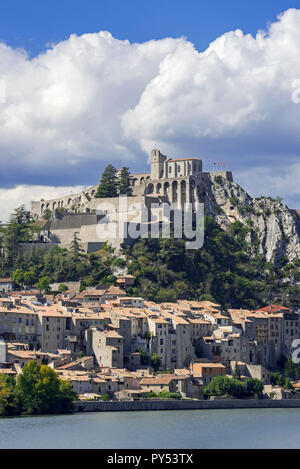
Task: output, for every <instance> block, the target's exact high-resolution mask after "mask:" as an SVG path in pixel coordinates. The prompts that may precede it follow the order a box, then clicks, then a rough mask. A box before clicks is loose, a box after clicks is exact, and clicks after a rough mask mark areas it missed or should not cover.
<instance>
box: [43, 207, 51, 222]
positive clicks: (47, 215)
mask: <svg viewBox="0 0 300 469" xmlns="http://www.w3.org/2000/svg"><path fill="white" fill-rule="evenodd" d="M52 217H53V213H52V211H51V210H50V209H49V208H45V210H44V211H43V213H42V219H43V220H45V221H50V220H51V219H52Z"/></svg>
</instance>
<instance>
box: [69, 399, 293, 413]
mask: <svg viewBox="0 0 300 469" xmlns="http://www.w3.org/2000/svg"><path fill="white" fill-rule="evenodd" d="M299 408H300V399H285V400H272V399H244V400H243V399H224V400H223V399H222V400H199V401H192V400H180V401H179V400H161V399H158V400H155V399H153V400H143V401H108V402H98V401H76V402H74V411H75V412H128V411H133V412H136V411H165V410H194V409H195V410H199V409H206V410H207V409H214V410H217V409H299Z"/></svg>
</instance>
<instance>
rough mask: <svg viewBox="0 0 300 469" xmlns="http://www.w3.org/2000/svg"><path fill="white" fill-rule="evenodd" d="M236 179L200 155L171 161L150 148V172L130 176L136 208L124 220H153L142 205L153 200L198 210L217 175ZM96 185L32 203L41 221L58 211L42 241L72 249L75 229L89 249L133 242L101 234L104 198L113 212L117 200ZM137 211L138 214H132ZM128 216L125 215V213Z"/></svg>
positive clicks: (35, 213)
mask: <svg viewBox="0 0 300 469" xmlns="http://www.w3.org/2000/svg"><path fill="white" fill-rule="evenodd" d="M218 176H219V177H222V178H224V179H226V180H227V181H233V178H232V173H231V172H230V171H216V172H204V171H203V165H202V160H201V159H199V158H179V159H173V158H168V157H167V156H165V155H163V154H162V153H161V152H160V151H159V150H158V149H154V150H152V151H151V172H149V173H140V174H132V175H131V176H130V178H131V186H132V196H131V197H130V206H131V208H132V207H133V208H134V210H133V211H132V210H131V211H128V212H127V213H126V214H123V219H126V222H127V223H129V222H132V220H134V221H135V223H136V224H137V225H138V224H141V223H145V224H148V223H149V217H148V216H145V214H144V212H142V210H141V207H146V208H147V210H148V212H149V211H150V207H151V205H153V204H154V203H156V204H161V203H163V202H164V203H168V204H171V205H173V206H176V207H178V208H180V209H183V208H184V204H185V203H190V204H191V205H192V207H193V209H194V210H195V209H196V208H197V205H198V204H205V195H206V191H207V189H208V188H209V186H211V185H212V184H214V181H215V178H216V177H218ZM97 187H98V185H95V186H92V187H90V188H88V189H86V190H83V191H81V192H80V193H77V194H72V195H68V196H64V197H60V198H57V199H52V200H44V199H41V200H40V201H38V202H36V201H33V202H31V214H32V215H33V217H34V218H35V219H37V220H42V217H43V212H44V210H46V209H49V210H51V211H52V212H54V213H55V217H54V219H53V220H51V221H48V222H45V223H44V225H43V227H42V231H41V235H40V236H41V239H40V241H42V242H43V243H45V242H46V243H48V245H49V246H50V245H52V244H53V243H55V244H59V245H60V246H61V247H69V245H70V242H71V240H72V238H73V235H74V233H75V232H77V233H78V236H79V238H80V239H81V242H82V245H83V247H84V249H85V250H86V252H93V251H96V250H98V249H100V248H101V245H102V244H103V243H104V242H107V241H109V242H110V243H111V244H112V245H113V247H120V246H123V245H125V244H126V243H127V242H129V240H127V239H124V238H122V237H121V238H120V237H119V238H117V239H115V240H112V239H110V238H109V236H102V238H101V237H99V232H97V225H98V224H99V222H100V220H101V219H102V218H103V217H104V216H106V218H107V219H110V215H111V217H112V214H110V213H109V210H108V211H107V210H101V209H100V210H99V205H101V202H105V203H106V204H107V205H108V204H111V205H112V206H114V208H115V213H117V214H119V211H120V208H119V198H118V197H116V198H107V199H99V198H95V194H96V191H97ZM133 212H135V213H133ZM124 215H126V216H124Z"/></svg>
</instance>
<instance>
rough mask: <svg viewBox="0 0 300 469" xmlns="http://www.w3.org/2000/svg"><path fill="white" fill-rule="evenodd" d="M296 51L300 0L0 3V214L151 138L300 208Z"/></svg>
mask: <svg viewBox="0 0 300 469" xmlns="http://www.w3.org/2000/svg"><path fill="white" fill-rule="evenodd" d="M299 57H300V0H299V1H279V0H273V1H264V2H261V1H260V2H258V1H256V0H254V1H251V2H250V1H244V2H241V1H233V0H231V1H230V0H228V1H226V2H225V1H224V0H222V1H221V0H211V1H210V2H203V1H199V0H185V1H183V0H160V1H157V0H151V1H149V0H148V1H144V0H129V1H127V2H124V1H120V0H109V1H106V0H85V1H79V0H60V1H58V0H43V1H42V2H39V1H38V0H34V1H32V0H27V1H26V2H25V1H24V0H10V2H6V3H5V4H2V5H1V16H0V220H6V219H7V216H8V213H9V212H10V211H11V210H12V209H13V208H15V207H16V206H18V205H20V204H22V203H25V204H27V206H28V203H29V201H30V200H32V199H33V200H38V199H40V198H41V197H43V198H51V197H57V196H59V195H62V194H67V193H70V192H76V191H78V190H80V189H82V188H83V187H84V186H89V185H94V184H96V183H97V182H98V180H99V178H100V176H101V172H102V170H103V169H104V167H105V166H106V165H107V164H108V163H112V164H114V165H115V166H116V167H121V166H124V165H126V166H129V167H130V169H131V171H132V172H140V171H145V170H148V164H149V159H148V155H149V152H150V151H151V149H152V148H154V147H155V146H157V147H158V148H159V149H160V150H161V151H162V153H164V154H166V155H168V156H171V157H183V156H185V157H187V156H192V157H199V158H201V159H202V160H203V164H204V169H205V170H208V171H209V170H211V169H212V168H213V163H214V162H216V161H217V162H219V161H224V162H225V161H226V162H229V164H230V168H231V169H232V171H233V174H234V179H235V180H236V181H237V182H238V183H240V184H241V185H242V186H243V187H244V188H245V189H246V190H247V191H248V192H249V193H250V195H252V196H260V195H270V196H273V197H277V196H280V197H282V198H283V200H284V202H285V203H287V204H288V205H289V206H290V207H291V208H300V194H299V186H300V158H299V157H300V60H299Z"/></svg>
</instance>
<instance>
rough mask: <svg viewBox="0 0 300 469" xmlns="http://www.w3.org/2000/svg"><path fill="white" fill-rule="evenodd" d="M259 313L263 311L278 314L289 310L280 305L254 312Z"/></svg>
mask: <svg viewBox="0 0 300 469" xmlns="http://www.w3.org/2000/svg"><path fill="white" fill-rule="evenodd" d="M259 311H263V312H265V313H279V312H280V311H290V309H289V308H286V307H285V306H282V305H269V306H265V307H264V308H259V309H257V310H256V311H255V312H256V313H257V312H259Z"/></svg>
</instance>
